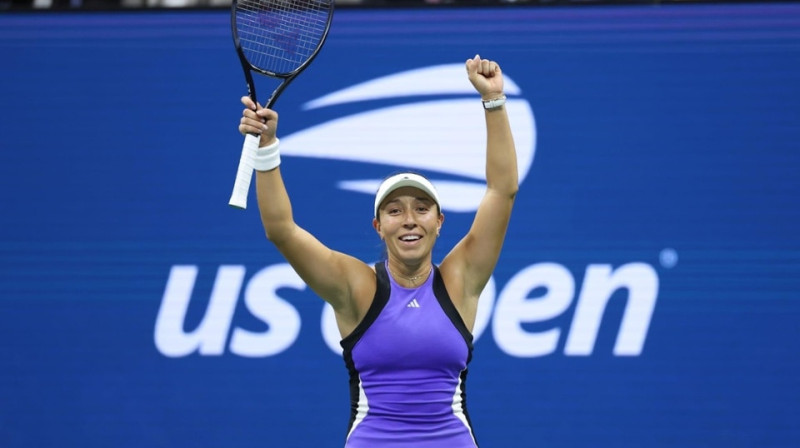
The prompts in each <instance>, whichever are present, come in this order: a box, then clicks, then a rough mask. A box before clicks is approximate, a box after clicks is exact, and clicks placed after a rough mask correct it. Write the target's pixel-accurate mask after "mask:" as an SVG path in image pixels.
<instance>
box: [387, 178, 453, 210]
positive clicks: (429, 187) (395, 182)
mask: <svg viewBox="0 0 800 448" xmlns="http://www.w3.org/2000/svg"><path fill="white" fill-rule="evenodd" d="M402 187H414V188H419V189H420V190H422V191H424V192H425V194H427V195H428V196H430V197H431V199H433V201H434V202H436V205H437V206H439V208H440V210H441V205H439V204H440V202H439V194H438V193H436V188H434V186H433V184H432V183H430V181H429V180H428V179H425V178H424V177H422V176H420V175H419V174H414V173H400V174H395V175H394V176H392V177H389V178H387V179H386V180H384V181H383V183H381V186H380V187H378V193H376V194H375V217H376V218H377V217H378V209H379V208H380V206H381V202H383V200H384V199H386V196H389V194H390V193H391V192H393V191H394V190H397V189H398V188H402Z"/></svg>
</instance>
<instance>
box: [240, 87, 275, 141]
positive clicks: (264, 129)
mask: <svg viewBox="0 0 800 448" xmlns="http://www.w3.org/2000/svg"><path fill="white" fill-rule="evenodd" d="M242 104H244V106H245V109H244V111H243V112H242V119H241V120H240V121H239V132H240V133H241V134H242V135H245V134H256V135H260V136H261V142H260V143H259V146H267V145H271V144H272V143H274V142H275V138H276V137H275V136H276V133H277V131H278V113H277V112H275V111H274V110H272V109H264V108H263V107H261V105H260V104H256V103H254V102H253V100H252V99H251V98H250V97H249V96H243V97H242Z"/></svg>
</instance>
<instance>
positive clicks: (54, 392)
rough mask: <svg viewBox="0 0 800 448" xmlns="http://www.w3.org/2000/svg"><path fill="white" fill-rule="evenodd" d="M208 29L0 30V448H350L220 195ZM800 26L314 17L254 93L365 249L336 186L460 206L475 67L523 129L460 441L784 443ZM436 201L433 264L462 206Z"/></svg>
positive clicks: (48, 22) (794, 376)
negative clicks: (303, 67) (271, 98)
mask: <svg viewBox="0 0 800 448" xmlns="http://www.w3.org/2000/svg"><path fill="white" fill-rule="evenodd" d="M228 27H229V18H228V15H227V13H226V12H204V13H201V12H188V13H159V14H156V13H129V14H63V15H62V14H58V15H57V14H46V15H13V14H6V15H2V16H0V60H2V69H0V73H2V82H0V101H2V107H1V108H0V207H1V208H0V229H1V230H2V233H0V366H1V367H0V446H3V447H31V446H42V447H45V446H80V447H107V446H116V447H142V446H149V447H189V446H191V447H219V446H237V447H256V446H260V447H263V446H267V447H272V446H277V447H312V446H313V447H327V446H331V447H335V446H341V445H342V442H343V438H344V431H345V428H346V424H347V418H348V411H349V409H348V405H349V403H348V401H347V400H348V389H347V376H346V370H345V368H344V364H343V361H342V360H341V358H340V357H339V356H338V354H337V353H336V352H335V350H332V349H331V348H330V346H329V345H330V344H329V343H326V339H325V338H324V337H323V334H325V331H324V330H323V329H322V323H321V322H322V316H323V315H324V312H323V309H324V307H323V302H322V301H320V300H319V299H317V298H316V297H314V295H313V293H311V292H310V291H308V290H306V289H305V288H304V287H303V286H302V285H299V284H297V283H296V280H295V279H294V277H293V276H292V275H291V273H290V272H287V271H286V268H285V266H284V264H283V263H284V262H283V260H282V259H281V257H280V256H279V254H278V253H277V252H276V251H275V250H274V249H273V248H272V247H271V246H270V245H269V244H268V243H267V242H266V241H265V239H264V237H263V232H262V230H261V227H260V223H259V219H258V214H257V210H256V208H255V203H254V201H253V198H252V197H251V202H250V207H249V208H248V209H247V210H246V211H244V212H242V211H238V210H234V209H232V208H230V207H228V206H227V200H228V196H229V194H230V188H231V186H232V180H233V175H234V173H235V169H236V162H237V161H238V152H239V149H240V147H241V136H240V135H239V134H238V133H237V132H236V124H237V122H238V117H239V115H240V111H241V106H240V104H239V102H238V98H239V97H240V96H241V95H243V94H245V92H246V89H245V85H244V83H243V81H242V74H241V70H240V68H239V65H238V60H237V59H236V56H235V54H234V52H233V45H232V42H231V39H230V32H229V28H228ZM798 29H800V6H798V5H796V4H764V5H749V6H745V5H740V6H713V5H706V6H697V5H695V6H688V5H687V6H669V7H666V6H665V7H650V6H648V7H605V8H593V7H581V8H573V9H560V8H503V9H490V8H485V9H455V10H445V9H431V10H388V11H367V10H343V11H338V12H337V14H336V17H335V19H334V28H333V30H332V32H331V35H330V38H329V41H328V43H327V44H326V47H325V49H324V51H323V53H322V54H321V55H320V56H319V58H318V59H317V60H316V61H315V63H314V64H313V65H312V66H311V68H309V69H308V70H307V71H306V72H305V73H303V74H302V75H301V77H300V78H298V79H297V80H296V81H295V83H294V84H293V85H292V86H291V87H290V88H289V89H288V90H287V91H286V93H285V94H284V95H283V96H282V97H281V99H280V100H279V102H278V104H277V106H276V108H277V109H278V111H279V112H280V113H281V123H280V126H281V128H280V133H281V136H283V137H285V141H286V145H285V148H286V151H285V155H284V164H283V167H282V170H283V172H284V177H285V178H286V182H287V185H288V188H289V189H290V191H291V193H292V197H293V200H294V206H295V213H296V219H297V220H298V221H299V222H300V223H301V225H303V226H304V227H306V228H307V229H309V230H310V231H312V232H313V233H315V234H316V235H318V236H319V237H320V239H321V240H322V241H323V242H325V243H326V244H328V245H329V246H331V247H333V248H335V249H338V250H342V251H345V252H348V253H352V254H353V255H355V256H357V257H359V258H361V259H363V260H365V261H368V262H369V261H372V260H374V259H376V258H377V257H378V256H379V255H380V241H379V240H378V239H377V237H376V236H375V235H374V233H373V231H372V229H371V227H370V212H369V210H370V204H371V197H370V195H369V194H364V193H362V192H359V191H356V189H354V188H351V187H347V185H351V184H347V182H353V181H364V180H371V179H377V178H380V177H382V176H383V175H385V174H387V173H389V172H391V171H394V170H396V169H399V168H403V167H413V168H417V169H420V170H421V171H424V172H425V173H426V174H428V175H430V176H431V177H432V178H434V179H435V180H437V181H438V182H440V183H442V184H444V183H448V182H449V183H452V184H453V185H455V186H456V189H455V190H456V193H455V194H452V195H451V197H450V203H451V204H456V203H459V201H462V200H463V201H465V202H469V201H468V199H469V198H468V196H469V194H468V193H467V190H468V189H469V187H470V185H472V186H473V187H474V183H475V179H474V176H471V171H470V166H469V164H468V162H464V161H463V160H462V159H466V157H461V155H462V154H463V152H466V153H473V152H474V151H480V149H481V145H482V140H481V137H480V135H481V134H480V127H479V126H473V125H472V124H471V123H472V120H475V119H476V117H478V118H477V119H478V120H479V118H480V114H481V113H482V112H481V111H480V105H479V103H478V101H477V97H476V95H475V94H473V93H469V92H468V91H464V90H461V89H460V88H455V89H452V90H448V89H446V88H445V87H444V86H447V85H450V83H453V85H457V84H458V82H463V79H462V78H461V77H460V76H456V75H455V72H451V71H450V69H451V68H453V67H456V66H457V65H458V64H463V61H464V60H465V59H467V58H468V57H471V56H472V55H474V54H475V53H480V54H481V55H482V56H484V57H487V58H492V59H496V60H498V61H500V63H501V65H502V67H503V69H504V73H505V74H506V76H508V77H509V79H510V80H512V81H513V85H514V87H511V86H509V91H510V92H511V93H510V95H509V96H510V98H511V100H512V102H511V103H510V105H513V106H514V108H513V115H512V119H513V125H514V126H515V128H516V130H518V132H519V134H520V135H523V136H528V137H530V138H523V139H522V141H521V142H518V150H519V152H520V154H521V155H523V156H525V157H527V159H526V160H527V162H526V163H525V164H523V166H521V169H522V170H523V176H522V183H521V190H520V193H519V198H518V202H517V204H516V208H515V211H514V216H513V221H512V224H511V228H510V230H509V234H508V239H507V243H506V247H505V250H504V252H503V255H502V257H501V260H500V264H499V266H498V268H497V270H496V272H495V275H494V277H493V280H492V283H491V284H490V287H489V288H487V292H486V300H484V308H483V313H482V317H481V318H480V319H479V320H480V322H481V324H480V334H479V338H478V341H477V343H476V352H475V358H474V360H473V363H472V365H471V372H470V382H469V386H468V391H469V406H470V412H471V417H472V420H473V423H474V424H475V427H476V435H477V437H478V439H479V441H481V442H482V446H485V447H540V446H559V447H589V446H592V447H594V446H598V447H642V446H650V447H656V446H659V447H660V446H663V447H673V446H692V447H703V446H704V447H734V446H742V447H753V446H759V447H765V446H772V447H778V446H781V447H788V446H798V445H800V425H799V424H798V422H800V380H798V378H800V375H798V367H800V362H799V360H800V356H799V355H800V353H798V348H797V343H798V341H800V330H798V325H797V321H798V318H800V298H798V293H799V292H800V237H798V234H799V233H798V229H800V207H798V195H799V194H800V180H798V179H800V176H799V175H798V172H799V171H800V151H799V150H798V149H800V148H798V142H800V107H798V104H800V34H798V31H797V30H798ZM451 64H453V65H451ZM425 69H429V70H431V71H430V72H424V73H434V74H436V75H437V76H434V77H432V78H431V77H429V78H427V81H425V82H423V83H421V84H420V82H419V81H418V80H417V78H415V77H414V75H413V73H419V72H411V73H409V71H412V70H425ZM437 70H441V71H437ZM391 75H397V76H395V77H394V78H391V79H390V80H386V78H385V77H388V76H391ZM439 75H441V77H442V78H440V77H439ZM447 76H456V77H454V78H453V79H452V81H451V80H450V79H449V78H447ZM433 78H435V79H433ZM375 79H381V80H383V81H385V82H389V83H390V88H377V89H371V88H370V87H369V85H367V86H366V87H365V86H364V85H363V84H362V83H365V82H367V81H371V80H375ZM442 79H445V81H446V82H444V83H442V82H438V84H437V82H434V81H441V80H442ZM427 82H430V83H431V84H432V85H435V86H438V87H434V88H432V90H430V91H425V92H421V91H419V90H418V89H419V88H420V85H427V84H426V83H427ZM353 86H358V88H359V89H361V90H359V91H360V92H361V93H362V94H363V95H362V96H361V97H359V98H356V99H353V98H351V99H350V100H340V101H338V102H335V103H333V104H329V105H326V106H320V107H312V105H310V104H309V103H310V102H311V101H312V100H316V99H319V98H322V97H324V96H325V95H327V94H330V93H334V92H340V91H344V89H348V88H350V87H353ZM267 91H269V88H268V87H262V88H261V92H262V95H263V94H264V93H266V92H267ZM346 92H352V90H350V91H346ZM464 103H466V104H471V105H472V106H470V107H474V108H475V109H474V111H473V110H469V109H470V107H466V108H465V107H463V104H464ZM312 104H313V103H312ZM439 107H441V108H443V109H438V108H439ZM404 108H411V110H412V112H413V114H411V118H409V116H408V115H404V114H403V113H402V111H403V110H406V109H404ZM442 110H444V111H447V112H448V113H446V114H441V113H438V112H440V111H442ZM456 111H463V112H456ZM383 114H386V115H383ZM475 114H478V115H475ZM382 117H388V118H391V120H386V119H381V118H382ZM373 120H375V121H373ZM376 123H377V124H380V126H378V125H376ZM462 123H463V126H462V125H461V124H462ZM478 123H479V121H478ZM350 125H354V126H357V127H358V126H361V127H360V128H359V129H362V132H363V133H361V132H359V133H355V134H354V133H352V132H348V129H349V128H348V126H350ZM381 126H383V127H381ZM320 129H321V131H319V134H317V133H316V132H318V130H320ZM442 129H445V130H446V132H445V137H448V136H449V137H452V142H451V141H450V140H449V139H446V140H444V141H442V140H439V139H436V138H433V136H437V135H441V134H437V132H440V131H441V130H442ZM476 129H477V130H476ZM320 136H321V137H320ZM473 136H475V138H473ZM315 138H316V139H317V140H314V139H315ZM465 138H466V139H467V141H468V142H473V143H474V145H469V144H467V145H466V146H464V145H463V144H462V143H461V141H462V140H463V139H465ZM309 142H317V143H316V144H315V145H311V144H310V143H309ZM320 142H328V143H329V146H327V145H325V144H320ZM456 142H459V143H456ZM473 146H474V147H473ZM309 147H310V148H311V150H317V151H318V152H315V153H305V152H304V151H306V150H308V149H309ZM347 151H352V152H353V154H351V155H348V156H345V155H344V154H345V153H346V152H347ZM402 151H407V153H403V152H402ZM470 151H473V152H470ZM398 154H402V156H401V157H396V156H397V155H398ZM459 186H461V187H459ZM462 187H463V188H462ZM459 188H462V190H463V195H462V194H461V193H458V192H459V191H462V190H460V189H459ZM443 202H445V206H446V207H447V203H448V201H447V200H444V201H443ZM445 213H446V216H447V219H446V222H445V227H444V229H443V236H442V238H441V241H440V242H439V247H438V248H437V253H436V257H437V258H441V257H442V256H443V255H444V253H445V252H446V249H447V248H449V247H450V246H451V245H452V244H454V243H455V242H456V241H457V240H458V238H459V237H460V236H461V235H462V234H463V233H464V232H465V231H466V229H467V226H468V225H469V223H470V221H471V213H470V209H469V206H465V208H464V209H462V210H456V209H455V208H452V209H449V210H447V209H446V210H445ZM195 274H196V277H194V276H193V275H195ZM215 285H216V289H215ZM171 287H174V288H172V289H171ZM181 287H182V288H184V289H183V290H181V289H180V288H181ZM248 288H249V289H248ZM248 291H249V292H250V294H248ZM249 297H252V298H249ZM182 299H183V300H184V301H183V302H181V300H182ZM189 299H190V300H189ZM187 301H188V302H187ZM211 305H214V306H213V307H212V306H211ZM212 309H213V310H215V311H213V312H212V311H211V310H212ZM184 312H185V313H184ZM184 314H185V315H184ZM626 316H627V320H626ZM626 322H627V324H626ZM595 326H596V328H595ZM595 329H596V330H597V331H596V332H595ZM595 335H596V337H595ZM248 337H250V342H249V343H248ZM621 339H624V340H625V341H628V342H627V344H628V345H625V343H621V342H620V340H621ZM334 344H335V341H334ZM620 344H622V345H620ZM626 347H627V348H626Z"/></svg>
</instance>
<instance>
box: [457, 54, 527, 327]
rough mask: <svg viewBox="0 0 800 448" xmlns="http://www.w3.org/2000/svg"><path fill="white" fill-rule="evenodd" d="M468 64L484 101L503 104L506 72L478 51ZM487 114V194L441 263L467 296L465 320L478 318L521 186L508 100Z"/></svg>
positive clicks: (473, 80)
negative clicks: (484, 293) (461, 235)
mask: <svg viewBox="0 0 800 448" xmlns="http://www.w3.org/2000/svg"><path fill="white" fill-rule="evenodd" d="M466 68H467V75H468V77H469V80H470V82H471V83H472V85H473V86H474V87H475V90H477V91H478V93H479V94H480V95H481V100H483V101H484V102H487V101H491V100H499V101H498V102H500V103H504V98H505V97H504V95H503V72H502V70H501V69H500V66H499V65H498V64H497V63H496V62H494V61H490V60H486V59H481V58H480V56H477V55H476V56H475V57H474V58H472V59H468V60H467V62H466ZM477 106H478V107H480V105H477ZM487 106H489V107H491V106H492V104H491V103H488V104H487ZM484 115H485V119H486V193H485V195H484V197H483V200H482V201H481V204H480V206H479V207H478V211H477V212H476V214H475V219H474V220H473V223H472V226H471V228H470V229H469V232H468V233H467V235H466V236H465V237H464V238H463V239H462V240H461V241H460V242H459V243H458V245H456V247H455V248H453V250H452V251H451V252H450V254H448V255H447V257H446V258H445V260H444V261H443V262H442V269H443V271H444V270H445V269H447V274H448V275H449V276H450V277H451V278H452V280H451V281H452V282H454V283H456V284H457V286H456V285H454V287H455V288H458V289H459V290H460V292H461V294H462V297H463V300H464V301H465V303H463V304H460V305H461V306H463V307H464V309H465V310H466V313H464V312H463V311H462V316H464V314H466V316H464V317H465V319H466V320H469V316H470V314H472V318H473V319H474V311H475V309H476V308H477V299H478V296H479V295H480V293H481V291H482V290H483V288H484V286H485V285H486V283H487V282H488V281H489V278H490V277H491V275H492V271H493V270H494V268H495V266H496V264H497V260H498V258H499V256H500V250H501V248H502V246H503V240H504V239H505V234H506V229H507V228H508V222H509V219H510V217H511V208H512V206H513V204H514V198H515V196H516V194H517V190H518V188H519V182H518V172H517V155H516V150H515V148H514V139H513V136H512V134H511V126H510V124H509V120H508V114H507V113H506V108H505V105H504V104H503V105H499V106H496V107H492V108H488V109H485V111H484ZM446 265H447V266H446ZM454 300H456V299H454ZM457 305H459V304H457Z"/></svg>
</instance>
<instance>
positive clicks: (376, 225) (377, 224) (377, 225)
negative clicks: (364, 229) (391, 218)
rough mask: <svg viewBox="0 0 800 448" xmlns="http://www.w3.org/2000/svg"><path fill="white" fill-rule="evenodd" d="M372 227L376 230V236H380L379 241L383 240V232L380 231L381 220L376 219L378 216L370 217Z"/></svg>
mask: <svg viewBox="0 0 800 448" xmlns="http://www.w3.org/2000/svg"><path fill="white" fill-rule="evenodd" d="M372 228H373V229H375V231H376V232H378V236H380V237H381V241H383V234H382V233H381V222H380V221H378V218H372Z"/></svg>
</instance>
